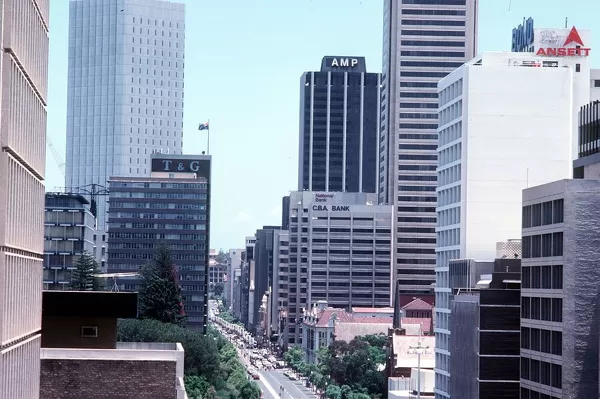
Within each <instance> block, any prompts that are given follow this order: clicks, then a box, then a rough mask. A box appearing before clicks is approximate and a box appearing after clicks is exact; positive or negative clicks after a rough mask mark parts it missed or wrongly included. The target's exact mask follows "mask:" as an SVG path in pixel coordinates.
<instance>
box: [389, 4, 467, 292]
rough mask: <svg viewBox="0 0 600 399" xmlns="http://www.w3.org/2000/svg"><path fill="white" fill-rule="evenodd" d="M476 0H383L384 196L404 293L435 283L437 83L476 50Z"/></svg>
mask: <svg viewBox="0 0 600 399" xmlns="http://www.w3.org/2000/svg"><path fill="white" fill-rule="evenodd" d="M477 9H478V7H477V1H476V0H439V1H423V0H420V1H399V0H385V1H384V9H383V61H382V66H383V74H382V85H383V88H382V98H381V129H382V131H381V138H380V141H381V145H380V146H379V148H380V157H379V159H380V165H379V189H378V193H379V203H382V204H389V205H393V206H394V220H396V222H397V223H398V227H397V230H396V231H394V248H393V253H394V266H395V271H394V277H395V278H394V279H395V280H396V279H397V280H398V288H399V291H400V292H401V293H405V294H407V295H411V294H412V295H419V294H429V293H430V292H431V285H432V284H433V283H434V282H435V275H434V268H435V217H436V212H435V203H436V195H435V188H436V166H437V152H436V149H437V141H438V137H437V134H436V129H437V126H438V125H437V123H438V121H437V119H438V115H437V108H438V98H437V97H438V94H437V83H438V82H439V80H440V79H441V78H443V77H445V76H446V75H448V74H449V73H450V72H452V71H453V70H455V69H456V68H458V67H460V66H461V65H462V64H463V63H464V62H466V61H468V60H470V59H471V58H473V57H475V55H476V54H477Z"/></svg>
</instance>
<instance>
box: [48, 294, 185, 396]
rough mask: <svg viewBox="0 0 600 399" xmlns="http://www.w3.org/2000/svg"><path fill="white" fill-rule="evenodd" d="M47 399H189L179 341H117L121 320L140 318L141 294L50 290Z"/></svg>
mask: <svg viewBox="0 0 600 399" xmlns="http://www.w3.org/2000/svg"><path fill="white" fill-rule="evenodd" d="M43 296H44V299H43V304H44V311H43V315H42V325H43V333H42V349H41V381H40V385H41V387H40V388H41V389H40V397H41V398H43V399H56V398H64V397H73V398H90V399H100V398H106V397H126V398H131V399H146V398H157V397H158V398H171V399H187V395H186V392H185V386H184V382H183V374H184V350H183V347H182V346H181V344H179V343H148V342H143V343H138V342H117V319H122V318H135V317H137V305H138V304H137V302H138V298H137V293H122V292H121V293H114V292H89V291H86V292H76V291H45V292H44V293H43Z"/></svg>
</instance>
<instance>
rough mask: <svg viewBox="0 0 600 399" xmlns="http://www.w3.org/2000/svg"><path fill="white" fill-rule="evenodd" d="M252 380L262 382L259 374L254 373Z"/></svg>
mask: <svg viewBox="0 0 600 399" xmlns="http://www.w3.org/2000/svg"><path fill="white" fill-rule="evenodd" d="M252 379H254V380H260V375H259V374H258V373H254V374H252Z"/></svg>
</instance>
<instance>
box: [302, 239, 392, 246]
mask: <svg viewBox="0 0 600 399" xmlns="http://www.w3.org/2000/svg"><path fill="white" fill-rule="evenodd" d="M312 242H313V243H315V244H348V245H349V244H350V239H343V238H332V239H330V240H328V239H326V238H313V239H312ZM390 243H391V241H390V240H375V244H377V245H389V244H390ZM352 244H368V245H373V240H361V239H358V238H355V239H353V240H352Z"/></svg>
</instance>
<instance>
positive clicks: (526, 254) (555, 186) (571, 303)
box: [520, 179, 600, 399]
mask: <svg viewBox="0 0 600 399" xmlns="http://www.w3.org/2000/svg"><path fill="white" fill-rule="evenodd" d="M599 207H600V180H597V179H594V180H588V179H574V180H559V181H555V182H552V183H548V184H544V185H541V186H537V187H532V188H528V189H526V190H524V191H523V209H522V212H523V221H522V222H523V224H522V226H523V230H522V231H523V235H522V240H523V260H522V288H521V367H520V369H521V398H523V399H533V398H591V397H594V398H595V397H597V396H598V390H599V384H598V372H599V358H598V353H599V346H600V329H599V328H598V327H599V325H600V314H599V311H598V284H597V282H598V280H600V269H599V268H598V262H597V259H598V256H599V255H600V253H599V250H598V244H597V243H598V237H599V236H600V227H599V226H600V223H599V220H598V209H599Z"/></svg>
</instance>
